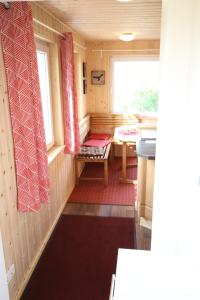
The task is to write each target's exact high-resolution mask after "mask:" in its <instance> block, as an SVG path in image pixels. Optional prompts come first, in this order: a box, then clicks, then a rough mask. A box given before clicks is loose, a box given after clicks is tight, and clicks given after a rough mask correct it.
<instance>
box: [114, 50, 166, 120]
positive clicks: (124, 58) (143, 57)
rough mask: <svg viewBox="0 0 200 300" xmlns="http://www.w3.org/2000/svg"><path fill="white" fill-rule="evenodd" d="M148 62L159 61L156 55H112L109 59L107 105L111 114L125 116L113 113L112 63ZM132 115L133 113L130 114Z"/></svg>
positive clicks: (151, 113)
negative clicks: (108, 96)
mask: <svg viewBox="0 0 200 300" xmlns="http://www.w3.org/2000/svg"><path fill="white" fill-rule="evenodd" d="M145 60H146V61H149V60H155V61H160V56H159V55H158V54H144V55H141V54H138V55H128V54H127V55H124V54H122V55H113V56H111V58H110V70H111V72H110V103H109V111H110V113H112V114H127V113H128V112H127V113H122V112H114V109H113V108H114V81H113V78H114V67H113V65H114V62H115V61H145ZM132 114H134V113H132ZM135 114H139V115H141V114H145V115H157V112H136V113H135Z"/></svg>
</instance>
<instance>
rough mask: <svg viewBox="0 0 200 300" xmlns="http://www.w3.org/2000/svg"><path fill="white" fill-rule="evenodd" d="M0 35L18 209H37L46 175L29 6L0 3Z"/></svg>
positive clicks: (45, 193) (45, 186) (45, 189)
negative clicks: (12, 144)
mask: <svg viewBox="0 0 200 300" xmlns="http://www.w3.org/2000/svg"><path fill="white" fill-rule="evenodd" d="M0 29H1V32H0V35H1V43H2V50H3V58H4V63H5V72H6V78H7V85H8V97H9V104H10V113H11V123H12V130H13V142H14V155H15V165H16V179H17V191H18V210H19V211H22V212H26V211H37V210H39V208H40V205H41V203H43V202H47V201H48V194H49V179H48V162H47V149H46V142H45V132H44V122H43V114H42V102H41V96H40V87H39V77H38V67H37V57H36V47H35V41H34V33H33V19H32V11H31V6H30V4H28V3H27V2H12V3H11V8H10V9H8V10H6V9H5V8H4V5H3V4H0Z"/></svg>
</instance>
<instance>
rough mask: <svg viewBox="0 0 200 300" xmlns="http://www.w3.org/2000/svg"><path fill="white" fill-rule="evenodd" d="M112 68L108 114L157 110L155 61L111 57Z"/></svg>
mask: <svg viewBox="0 0 200 300" xmlns="http://www.w3.org/2000/svg"><path fill="white" fill-rule="evenodd" d="M112 69H113V88H112V112H114V113H140V112H142V113H144V112H156V111H157V106H158V83H159V61H158V59H155V58H144V57H143V58H124V59H123V58H119V59H118V58H114V59H113V60H112Z"/></svg>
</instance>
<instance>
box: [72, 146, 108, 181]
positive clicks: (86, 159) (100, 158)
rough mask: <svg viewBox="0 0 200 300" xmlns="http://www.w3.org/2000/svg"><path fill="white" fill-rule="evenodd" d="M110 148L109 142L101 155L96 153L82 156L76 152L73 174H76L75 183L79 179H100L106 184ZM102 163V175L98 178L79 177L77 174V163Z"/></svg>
mask: <svg viewBox="0 0 200 300" xmlns="http://www.w3.org/2000/svg"><path fill="white" fill-rule="evenodd" d="M110 149H111V143H109V144H108V145H107V146H106V149H105V151H104V154H103V155H96V156H83V155H81V154H77V155H76V156H75V174H76V184H78V183H79V180H102V181H104V185H105V186H107V185H108V158H109V152H110ZM79 162H83V163H103V164H104V177H98V178H91V177H83V176H81V177H79V175H78V163H79Z"/></svg>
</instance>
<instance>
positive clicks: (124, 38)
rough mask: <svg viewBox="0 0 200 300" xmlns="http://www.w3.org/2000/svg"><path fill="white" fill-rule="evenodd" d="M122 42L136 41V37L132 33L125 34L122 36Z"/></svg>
mask: <svg viewBox="0 0 200 300" xmlns="http://www.w3.org/2000/svg"><path fill="white" fill-rule="evenodd" d="M119 38H120V40H122V41H124V42H130V41H133V40H134V39H135V37H134V35H133V34H132V33H123V34H121V35H120V37H119Z"/></svg>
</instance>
